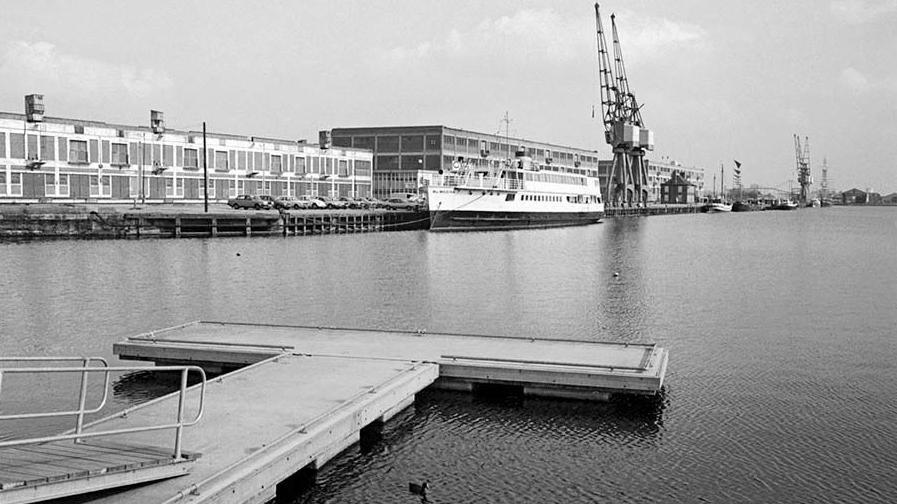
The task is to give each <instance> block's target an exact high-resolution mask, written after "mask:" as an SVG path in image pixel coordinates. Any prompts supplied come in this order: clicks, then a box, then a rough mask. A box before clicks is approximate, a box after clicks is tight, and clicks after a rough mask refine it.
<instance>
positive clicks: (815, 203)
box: [807, 198, 822, 208]
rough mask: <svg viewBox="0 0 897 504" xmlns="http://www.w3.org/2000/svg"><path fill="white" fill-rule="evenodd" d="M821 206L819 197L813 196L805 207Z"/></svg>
mask: <svg viewBox="0 0 897 504" xmlns="http://www.w3.org/2000/svg"><path fill="white" fill-rule="evenodd" d="M821 206H822V202H821V201H819V198H813V199H812V200H810V202H809V203H807V208H819V207H821Z"/></svg>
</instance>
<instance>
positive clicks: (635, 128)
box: [595, 3, 654, 207]
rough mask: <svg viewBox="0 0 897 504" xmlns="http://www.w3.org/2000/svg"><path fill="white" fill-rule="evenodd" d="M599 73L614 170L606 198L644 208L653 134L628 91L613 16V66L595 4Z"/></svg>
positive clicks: (602, 107)
mask: <svg viewBox="0 0 897 504" xmlns="http://www.w3.org/2000/svg"><path fill="white" fill-rule="evenodd" d="M595 22H596V24H597V27H598V73H599V79H600V84H601V109H602V121H603V122H604V140H605V141H606V142H607V143H608V145H610V146H611V148H612V150H613V153H614V160H613V168H612V169H611V172H610V173H608V175H607V190H606V192H605V196H606V199H607V200H608V201H610V202H611V204H613V205H614V206H616V205H618V204H622V205H629V206H630V207H631V206H632V205H633V203H635V205H636V206H639V205H641V206H646V205H647V203H648V166H647V164H646V162H645V151H649V150H654V132H652V131H651V130H649V129H647V128H645V124H644V121H642V112H641V105H639V103H638V101H637V100H636V99H635V94H633V93H632V91H630V89H629V80H628V78H627V77H626V66H625V64H624V63H623V52H622V50H621V48H620V38H619V36H618V34H617V24H616V20H615V16H614V14H611V16H610V23H611V31H612V36H613V45H614V65H613V66H611V64H610V54H609V52H608V50H607V42H606V41H605V38H604V27H603V26H602V24H601V14H600V13H599V7H598V4H597V3H596V4H595Z"/></svg>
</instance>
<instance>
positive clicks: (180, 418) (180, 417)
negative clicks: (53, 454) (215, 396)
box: [0, 357, 206, 459]
mask: <svg viewBox="0 0 897 504" xmlns="http://www.w3.org/2000/svg"><path fill="white" fill-rule="evenodd" d="M91 359H92V358H91ZM29 360H31V361H54V360H55V361H68V360H82V361H83V360H85V359H84V358H68V357H66V358H61V359H54V358H0V361H29ZM97 360H101V359H99V358H97ZM104 362H105V361H104ZM134 371H143V372H163V371H180V372H181V386H180V389H179V391H178V414H177V421H176V422H174V423H167V424H162V425H149V426H143V427H129V428H125V429H113V430H105V431H92V432H84V431H83V418H84V414H85V413H94V412H96V411H99V410H96V411H94V410H85V409H84V395H83V394H82V396H81V398H80V399H79V402H80V403H81V406H80V408H79V409H78V410H77V411H74V412H52V414H47V415H45V416H68V415H77V416H78V422H77V424H76V426H75V432H74V433H73V434H59V435H55V436H44V437H36V438H25V439H15V440H12V441H0V448H5V447H10V446H22V445H30V444H40V443H49V442H53V441H64V440H69V439H73V440H75V442H79V441H81V440H82V439H85V438H94V437H102V436H114V435H120V434H130V433H135V432H147V431H155V430H165V429H175V430H176V433H175V441H174V453H173V457H174V458H175V459H180V458H181V441H182V439H183V430H184V427H190V426H192V425H196V423H197V422H199V420H200V419H201V418H202V414H203V411H204V409H205V392H206V373H205V371H204V370H203V369H202V368H201V367H199V366H156V367H141V366H117V367H109V366H108V365H106V366H105V367H87V366H84V367H36V368H25V367H20V368H0V385H2V377H3V375H4V374H6V373H81V375H82V382H81V383H82V390H86V385H84V384H85V383H86V375H87V374H88V373H92V372H102V373H104V374H105V377H106V380H105V383H106V386H105V390H104V398H105V397H106V396H107V395H108V388H109V376H110V373H113V372H134ZM190 371H195V372H197V373H199V376H200V377H201V378H202V383H201V384H200V394H199V405H198V409H197V412H196V414H195V415H194V417H193V419H192V420H190V421H184V402H185V399H186V392H187V375H188V374H189V373H190ZM0 392H2V389H0ZM103 402H104V404H105V399H104V401H103ZM34 415H35V414H34V413H21V414H16V415H3V416H0V420H21V419H26V418H34Z"/></svg>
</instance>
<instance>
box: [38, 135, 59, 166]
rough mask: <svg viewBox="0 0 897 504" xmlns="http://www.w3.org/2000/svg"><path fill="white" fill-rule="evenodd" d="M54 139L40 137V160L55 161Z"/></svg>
mask: <svg viewBox="0 0 897 504" xmlns="http://www.w3.org/2000/svg"><path fill="white" fill-rule="evenodd" d="M55 144H56V138H55V137H51V136H42V137H40V158H41V159H46V160H50V161H53V160H55V159H56V145H55Z"/></svg>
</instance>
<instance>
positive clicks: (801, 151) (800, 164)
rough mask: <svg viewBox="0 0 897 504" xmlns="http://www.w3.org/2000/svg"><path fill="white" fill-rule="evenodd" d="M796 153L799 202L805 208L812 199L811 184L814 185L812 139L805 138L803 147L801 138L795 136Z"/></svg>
mask: <svg viewBox="0 0 897 504" xmlns="http://www.w3.org/2000/svg"><path fill="white" fill-rule="evenodd" d="M794 153H795V158H796V159H797V182H798V183H799V184H800V196H799V197H798V202H799V203H800V206H802V207H804V206H806V205H807V201H809V199H810V184H812V183H813V180H812V178H811V177H810V138H809V137H804V143H803V145H801V142H800V137H799V136H797V135H794Z"/></svg>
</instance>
